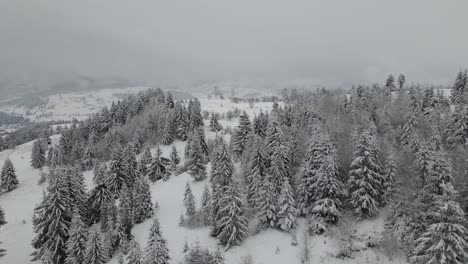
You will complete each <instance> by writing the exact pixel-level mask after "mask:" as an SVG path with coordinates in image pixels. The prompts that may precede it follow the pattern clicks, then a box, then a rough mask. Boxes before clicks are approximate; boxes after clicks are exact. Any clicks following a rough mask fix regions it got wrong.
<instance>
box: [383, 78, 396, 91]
mask: <svg viewBox="0 0 468 264" xmlns="http://www.w3.org/2000/svg"><path fill="white" fill-rule="evenodd" d="M385 88H386V89H387V90H386V91H385V92H386V94H387V95H390V94H391V92H393V91H394V90H395V77H393V75H392V74H390V75H389V76H388V77H387V80H386V81H385Z"/></svg>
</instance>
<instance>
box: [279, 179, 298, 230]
mask: <svg viewBox="0 0 468 264" xmlns="http://www.w3.org/2000/svg"><path fill="white" fill-rule="evenodd" d="M296 216H297V209H296V201H295V200H294V197H293V190H292V187H291V184H289V180H288V179H285V180H284V182H283V186H282V188H281V193H280V196H279V199H278V215H277V222H278V227H279V228H281V229H282V230H283V231H289V230H291V229H293V228H295V227H296Z"/></svg>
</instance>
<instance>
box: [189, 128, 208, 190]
mask: <svg viewBox="0 0 468 264" xmlns="http://www.w3.org/2000/svg"><path fill="white" fill-rule="evenodd" d="M204 159H205V157H204V155H203V153H202V151H201V147H200V141H199V139H198V138H197V137H195V138H193V139H192V140H191V141H190V149H189V155H188V157H187V161H186V167H187V169H188V173H189V174H190V176H192V177H193V178H194V180H195V181H202V180H204V179H205V178H206V166H205V164H204V163H203V162H204Z"/></svg>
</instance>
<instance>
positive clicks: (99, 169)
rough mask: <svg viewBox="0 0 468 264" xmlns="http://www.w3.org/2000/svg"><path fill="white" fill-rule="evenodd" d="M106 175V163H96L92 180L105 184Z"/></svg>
mask: <svg viewBox="0 0 468 264" xmlns="http://www.w3.org/2000/svg"><path fill="white" fill-rule="evenodd" d="M107 176H108V171H107V165H106V164H105V163H101V164H97V165H96V167H95V168H94V177H93V180H94V182H95V183H96V184H97V185H99V184H105V183H106V180H107Z"/></svg>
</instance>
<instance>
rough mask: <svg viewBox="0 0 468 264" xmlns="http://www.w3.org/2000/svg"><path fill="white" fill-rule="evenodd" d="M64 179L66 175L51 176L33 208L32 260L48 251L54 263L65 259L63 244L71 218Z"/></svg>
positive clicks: (66, 238) (64, 243) (65, 241)
mask: <svg viewBox="0 0 468 264" xmlns="http://www.w3.org/2000/svg"><path fill="white" fill-rule="evenodd" d="M66 180H67V179H66V177H56V176H55V177H51V179H50V183H49V186H48V187H47V193H46V194H45V196H44V198H43V200H42V202H41V203H40V204H39V205H38V206H36V208H35V209H34V216H33V225H34V233H36V236H35V237H34V239H33V241H32V245H33V247H34V248H35V249H36V252H35V253H34V260H38V259H41V258H42V255H43V254H44V253H45V252H46V251H49V253H50V257H51V258H52V260H53V261H54V263H63V262H64V261H65V258H66V246H65V245H66V243H67V240H68V230H69V226H70V220H71V215H70V211H69V210H70V201H69V194H68V188H67V182H66Z"/></svg>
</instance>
